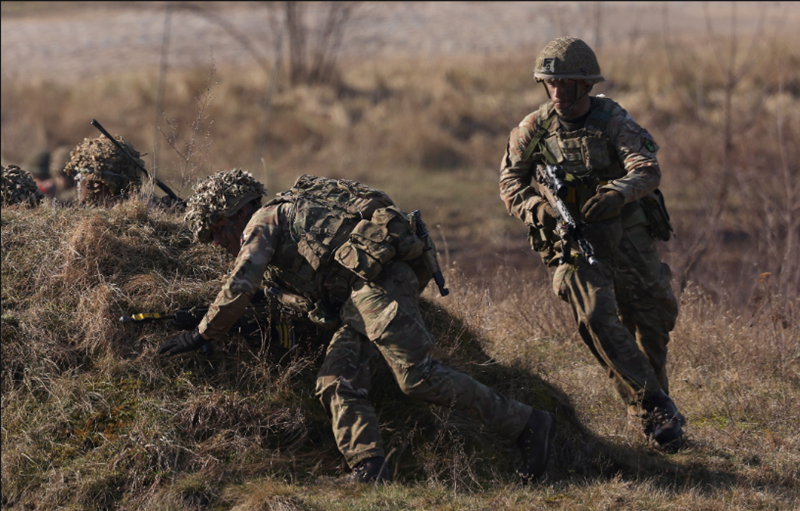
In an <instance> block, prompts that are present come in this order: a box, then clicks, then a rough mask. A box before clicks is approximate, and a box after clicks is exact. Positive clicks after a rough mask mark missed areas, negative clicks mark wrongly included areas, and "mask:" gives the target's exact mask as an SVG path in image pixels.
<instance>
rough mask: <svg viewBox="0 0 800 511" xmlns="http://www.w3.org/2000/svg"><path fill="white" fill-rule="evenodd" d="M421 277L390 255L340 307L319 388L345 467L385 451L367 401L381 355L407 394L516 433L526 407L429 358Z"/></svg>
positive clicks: (528, 410) (502, 431) (512, 435)
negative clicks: (339, 319) (373, 368)
mask: <svg viewBox="0 0 800 511" xmlns="http://www.w3.org/2000/svg"><path fill="white" fill-rule="evenodd" d="M419 292H420V290H419V282H418V280H417V277H416V276H415V274H414V272H413V271H412V270H411V268H410V267H409V266H408V265H407V264H406V263H404V262H400V261H395V262H393V263H390V264H389V265H387V266H385V267H384V269H383V270H382V271H381V273H380V274H379V275H378V277H376V279H375V280H374V281H372V282H366V281H364V280H359V281H358V282H357V283H356V284H355V285H354V287H353V291H352V293H351V295H350V298H349V299H348V301H347V302H346V303H345V305H344V306H343V309H342V313H341V315H342V319H343V321H344V326H343V327H341V328H340V329H339V330H338V331H337V332H336V334H334V336H333V339H332V340H331V342H330V344H329V345H328V350H327V353H326V355H325V360H324V361H323V363H322V367H321V368H320V371H319V374H318V376H317V388H316V392H317V395H318V396H319V398H320V400H321V401H322V404H323V405H324V406H325V407H326V408H327V410H328V411H329V413H330V415H331V421H332V424H333V433H334V436H335V437H336V443H337V446H338V448H339V450H340V451H341V452H342V454H343V455H344V457H345V459H346V461H347V463H348V464H349V465H350V467H353V466H355V465H357V464H358V463H359V462H360V461H361V460H364V459H366V458H370V457H373V456H385V454H384V450H383V442H382V440H381V435H380V431H379V428H378V418H377V416H376V414H375V409H374V408H373V406H372V404H371V403H370V401H369V399H368V393H369V390H370V379H371V374H370V361H371V360H373V359H374V357H376V356H382V357H383V358H384V359H385V360H386V362H387V365H388V367H389V368H390V369H391V371H392V373H393V376H394V378H395V381H397V384H398V385H399V386H400V389H401V390H402V391H403V392H404V393H405V394H407V395H409V396H411V397H414V398H416V399H420V400H423V401H427V402H429V403H434V404H437V405H441V406H447V407H449V406H454V407H455V408H459V409H462V410H466V411H468V412H470V413H472V414H473V415H475V416H477V417H479V418H480V419H481V420H482V421H483V423H484V424H485V425H486V426H488V427H489V428H491V429H492V430H494V431H496V432H497V433H499V434H501V435H504V436H507V437H509V438H511V439H516V438H517V436H519V434H520V433H521V432H522V429H523V427H524V426H525V424H526V423H527V421H528V418H529V417H530V415H531V411H532V409H531V407H530V406H528V405H525V404H522V403H520V402H518V401H514V400H512V399H508V398H506V397H504V396H502V395H501V394H500V393H498V392H497V391H495V390H493V389H491V388H489V387H487V386H485V385H482V384H481V383H478V382H477V381H475V380H474V379H473V378H471V377H470V376H467V375H465V374H463V373H460V372H458V371H455V370H453V369H450V368H449V367H447V366H444V365H442V364H441V363H439V362H437V361H435V360H432V359H431V357H430V350H431V347H432V346H433V336H432V335H431V333H430V332H429V331H428V330H427V328H426V327H425V325H424V323H423V320H422V316H421V314H420V311H419V306H418V300H419Z"/></svg>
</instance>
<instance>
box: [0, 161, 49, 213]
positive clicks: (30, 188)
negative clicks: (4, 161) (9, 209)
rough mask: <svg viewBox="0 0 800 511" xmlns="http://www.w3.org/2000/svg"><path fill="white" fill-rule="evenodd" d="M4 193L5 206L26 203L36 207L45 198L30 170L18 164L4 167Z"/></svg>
mask: <svg viewBox="0 0 800 511" xmlns="http://www.w3.org/2000/svg"><path fill="white" fill-rule="evenodd" d="M2 195H3V206H11V205H14V204H26V205H28V206H30V207H34V206H38V205H39V203H40V202H41V201H42V199H44V194H43V193H42V192H41V191H39V188H38V187H37V186H36V182H35V181H34V180H33V176H31V174H30V172H28V171H26V170H22V169H21V168H19V166H17V165H9V166H7V167H2Z"/></svg>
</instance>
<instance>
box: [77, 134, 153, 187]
mask: <svg viewBox="0 0 800 511" xmlns="http://www.w3.org/2000/svg"><path fill="white" fill-rule="evenodd" d="M114 138H115V139H116V140H117V141H118V142H119V143H120V144H121V145H122V146H123V147H125V148H126V149H127V150H128V154H130V155H131V156H133V157H134V159H135V160H136V161H138V162H139V164H140V165H142V166H143V167H144V160H142V159H141V158H139V151H137V150H136V149H134V147H133V145H132V144H131V143H130V142H128V141H127V140H125V139H124V138H122V137H120V136H116V137H114ZM64 172H65V173H66V174H67V175H68V176H69V177H70V178H71V179H74V180H76V181H78V180H85V181H87V182H90V181H100V182H101V183H103V184H104V185H105V186H106V187H108V189H109V191H110V192H111V195H112V196H117V195H123V194H124V193H125V192H127V191H131V190H132V189H134V188H138V187H139V186H141V183H142V178H141V175H140V174H141V170H139V168H138V167H137V166H136V165H135V164H134V163H133V162H132V161H131V160H130V159H129V158H127V157H126V156H125V155H124V154H122V153H121V152H120V150H119V149H118V148H117V147H116V146H115V145H114V144H113V143H111V141H110V140H108V139H107V138H105V137H98V138H85V139H83V142H81V143H80V144H78V146H77V147H76V148H75V149H74V150H73V151H72V152H71V153H70V159H69V161H68V162H67V164H66V166H65V167H64Z"/></svg>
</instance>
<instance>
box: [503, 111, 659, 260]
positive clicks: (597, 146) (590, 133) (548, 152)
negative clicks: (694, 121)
mask: <svg viewBox="0 0 800 511" xmlns="http://www.w3.org/2000/svg"><path fill="white" fill-rule="evenodd" d="M589 112H590V113H589V116H588V118H587V119H586V123H585V126H584V127H583V128H581V129H578V130H576V131H566V130H565V129H564V128H563V127H562V126H561V123H560V122H559V118H558V116H557V115H556V113H555V107H554V105H553V103H552V102H548V103H545V104H543V105H541V106H540V107H539V109H538V110H537V111H536V112H533V113H531V114H529V115H528V116H527V117H525V118H524V119H523V120H522V122H520V123H519V126H517V127H516V128H514V129H513V130H512V131H511V135H510V136H509V141H508V145H507V147H506V152H505V155H504V156H503V161H502V163H501V168H500V197H501V198H502V200H503V202H504V203H505V205H506V208H507V210H508V212H509V214H510V215H513V216H516V217H517V218H519V219H520V220H522V221H523V222H525V224H526V225H528V226H529V227H530V233H529V234H530V236H529V237H530V240H531V243H532V245H533V246H534V248H535V249H536V250H538V251H539V252H540V253H542V255H543V257H545V253H547V254H551V255H552V246H553V244H554V243H555V241H556V240H558V237H557V236H555V235H554V234H553V233H551V232H546V231H545V229H544V226H542V225H541V224H539V222H538V220H537V219H536V217H535V214H534V211H535V208H536V206H537V205H538V204H539V203H541V202H546V199H545V198H544V197H543V196H542V195H541V194H540V192H539V190H538V183H536V180H535V179H534V176H535V173H536V168H535V162H534V158H532V155H533V154H534V153H543V154H544V155H545V156H546V157H547V159H548V160H549V161H550V162H551V163H558V164H560V165H562V166H563V167H564V170H565V171H566V174H567V181H568V183H569V184H570V185H571V191H570V194H569V196H568V197H567V198H566V199H565V202H566V203H567V206H568V207H569V209H570V210H571V212H572V214H573V216H574V217H575V218H576V220H582V219H583V215H582V214H581V212H580V210H581V207H582V206H583V205H584V204H585V203H586V201H587V200H588V199H589V198H590V197H591V196H592V195H594V194H595V193H597V192H598V191H600V190H615V191H617V192H619V193H621V194H622V196H623V197H624V199H625V207H624V208H623V211H622V218H623V220H622V221H623V226H624V227H626V228H627V227H631V226H633V225H636V224H639V223H642V222H646V221H647V215H646V214H645V212H644V211H643V210H642V208H641V207H640V206H639V202H638V201H639V200H640V199H642V198H643V197H645V196H647V195H648V194H651V193H652V192H653V191H654V190H656V188H657V187H658V184H659V181H660V180H661V170H660V169H659V166H658V161H657V160H656V152H657V151H658V145H657V144H656V143H655V141H654V140H653V139H652V137H651V136H650V134H649V133H647V131H646V130H645V129H643V128H642V127H641V126H639V124H637V123H636V121H635V120H633V118H632V117H631V116H630V115H629V114H628V112H626V111H625V109H623V108H622V107H621V106H619V105H618V104H617V103H615V102H614V101H612V100H610V99H608V98H603V97H593V98H591V108H590V111H589ZM546 259H547V260H546V261H545V262H546V263H550V262H552V261H551V260H550V257H549V256H548V257H547V258H546Z"/></svg>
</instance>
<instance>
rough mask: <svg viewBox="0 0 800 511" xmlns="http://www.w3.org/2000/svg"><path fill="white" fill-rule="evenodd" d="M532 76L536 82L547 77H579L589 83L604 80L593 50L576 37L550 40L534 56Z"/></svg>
mask: <svg viewBox="0 0 800 511" xmlns="http://www.w3.org/2000/svg"><path fill="white" fill-rule="evenodd" d="M533 77H534V79H535V80H536V81H537V82H541V81H542V80H548V79H561V80H569V79H580V80H585V81H587V82H589V83H598V82H602V81H604V80H605V78H603V75H601V74H600V64H599V63H598V62H597V57H596V56H595V54H594V51H592V49H591V48H590V47H589V45H588V44H586V43H585V42H583V41H582V40H580V39H578V38H577V37H559V38H558V39H555V40H553V41H550V42H549V43H548V44H547V46H545V47H544V49H543V50H542V51H541V53H539V56H538V57H537V58H536V67H535V68H534V70H533Z"/></svg>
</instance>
